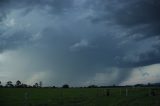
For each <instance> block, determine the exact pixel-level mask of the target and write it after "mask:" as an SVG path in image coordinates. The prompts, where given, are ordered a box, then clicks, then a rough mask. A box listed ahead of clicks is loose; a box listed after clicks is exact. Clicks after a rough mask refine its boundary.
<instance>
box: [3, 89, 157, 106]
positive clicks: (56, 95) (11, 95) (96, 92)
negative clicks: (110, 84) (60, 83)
mask: <svg viewBox="0 0 160 106" xmlns="http://www.w3.org/2000/svg"><path fill="white" fill-rule="evenodd" d="M108 91H109V95H108V94H106V92H108ZM150 92H151V88H128V89H127V95H126V88H68V89H64V88H0V106H160V95H159V92H160V88H156V93H157V94H158V95H154V96H153V95H150Z"/></svg>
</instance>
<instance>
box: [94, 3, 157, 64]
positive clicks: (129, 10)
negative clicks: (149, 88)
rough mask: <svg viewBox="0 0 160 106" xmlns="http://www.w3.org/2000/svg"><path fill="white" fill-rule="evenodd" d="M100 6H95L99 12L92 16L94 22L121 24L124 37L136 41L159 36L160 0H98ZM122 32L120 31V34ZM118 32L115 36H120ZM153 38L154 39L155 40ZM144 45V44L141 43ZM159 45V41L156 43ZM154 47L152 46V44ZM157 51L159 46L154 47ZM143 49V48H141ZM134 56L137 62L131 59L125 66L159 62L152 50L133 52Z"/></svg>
mask: <svg viewBox="0 0 160 106" xmlns="http://www.w3.org/2000/svg"><path fill="white" fill-rule="evenodd" d="M94 5H101V7H98V8H97V6H95V7H96V8H95V9H96V11H97V12H99V14H98V15H97V16H96V17H95V18H93V17H92V22H94V23H97V22H98V23H100V22H103V23H106V24H108V23H110V24H111V25H112V26H116V25H118V26H121V28H124V30H123V31H124V32H125V33H126V34H124V36H125V38H124V39H127V37H128V38H129V39H130V38H131V39H132V40H136V41H135V44H136V43H137V42H143V40H145V39H150V38H151V39H152V38H156V40H159V36H160V30H159V28H160V1H159V0H152V1H151V0H134V1H128V0H120V1H119V0H107V1H106V0H100V1H99V2H98V3H97V4H94ZM122 33H123V32H121V34H122ZM121 34H118V35H116V36H121ZM156 40H155V41H156ZM143 45H145V44H143ZM157 45H159V43H158V44H157ZM152 48H154V46H152ZM154 49H156V51H159V48H154ZM142 51H143V48H142ZM144 51H145V49H144ZM135 57H137V58H139V61H137V63H135V62H133V61H132V60H131V61H130V62H129V61H128V63H125V62H123V63H125V64H128V65H126V66H132V65H133V67H135V66H144V65H150V64H155V63H159V57H160V55H158V53H156V52H155V51H153V50H152V49H151V51H148V52H145V53H142V54H141V53H135Z"/></svg>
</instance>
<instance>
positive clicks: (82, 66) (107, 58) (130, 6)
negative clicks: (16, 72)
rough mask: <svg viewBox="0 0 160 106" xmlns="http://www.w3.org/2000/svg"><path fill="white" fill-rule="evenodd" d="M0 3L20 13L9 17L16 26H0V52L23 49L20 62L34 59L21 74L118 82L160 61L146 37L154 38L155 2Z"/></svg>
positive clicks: (59, 80) (49, 0)
mask: <svg viewBox="0 0 160 106" xmlns="http://www.w3.org/2000/svg"><path fill="white" fill-rule="evenodd" d="M155 1H156V0H155ZM75 2H77V4H76V3H75ZM0 5H3V7H0V8H1V10H0V11H3V12H4V13H5V14H7V15H9V14H10V13H9V12H6V10H5V8H8V10H9V11H10V12H11V13H13V12H15V11H17V10H22V11H20V13H18V12H15V14H14V15H15V16H16V17H13V16H10V17H11V18H16V19H17V20H16V22H17V25H18V26H14V27H13V28H8V27H6V28H4V30H3V27H1V35H0V42H1V43H0V49H1V51H5V50H10V51H12V50H14V51H19V50H22V54H25V55H23V56H24V58H25V57H27V58H29V60H33V61H32V62H31V63H32V64H33V65H32V64H29V65H31V67H28V68H26V67H24V70H31V71H32V72H31V71H29V72H27V71H25V72H24V73H38V74H37V76H38V75H41V74H39V73H40V72H42V71H44V72H46V73H47V76H45V77H48V79H47V80H46V81H49V80H51V81H53V83H56V84H58V83H64V82H65V81H66V83H71V84H73V85H74V84H82V83H83V82H86V83H87V81H90V80H97V83H98V84H100V83H101V81H102V82H103V84H108V85H109V84H113V83H115V84H119V83H121V82H123V80H125V79H127V78H128V77H129V75H130V73H131V71H130V70H132V68H135V67H139V66H145V65H150V64H155V63H158V62H159V61H158V59H159V58H157V57H159V55H158V54H159V51H158V52H155V51H153V48H155V47H153V45H154V41H155V39H150V38H148V36H149V35H153V36H155V35H157V34H159V31H158V30H157V29H158V26H159V21H158V20H159V18H157V17H156V16H158V17H159V15H157V13H158V11H159V10H158V9H159V7H157V6H156V5H159V4H152V2H149V1H144V0H141V1H138V0H136V1H128V0H99V1H93V0H86V1H84V2H82V4H81V5H80V4H79V5H78V1H76V0H69V1H68V0H45V1H44V0H39V1H34V0H21V1H18V0H14V1H11V0H8V1H5V0H4V1H3V2H2V1H1V2H0ZM135 5H136V6H135ZM75 6H79V7H75ZM155 8H158V9H155ZM139 10H140V11H139ZM153 10H154V11H155V12H152V11H153ZM147 11H149V12H147ZM142 12H143V13H142ZM147 16H149V17H147ZM2 17H3V18H4V20H5V19H6V17H5V15H3V14H2ZM146 17H147V18H146ZM152 19H154V20H152ZM2 23H3V20H2ZM155 23H156V24H155ZM2 25H3V24H2ZM19 25H20V26H19ZM26 26H27V27H26ZM156 31H157V33H156ZM6 32H7V33H6ZM153 33H154V34H153ZM139 36H140V37H139ZM142 37H145V38H147V39H143V38H142ZM139 38H142V39H141V40H138V41H135V40H136V39H139ZM148 39H149V40H148ZM156 40H157V38H156ZM2 42H4V43H2ZM157 50H159V49H158V48H157ZM2 54H5V52H4V53H2ZM23 56H19V57H18V56H17V58H23ZM17 62H18V63H21V61H20V60H17ZM24 64H25V62H24ZM26 66H28V62H26ZM22 69H23V67H22ZM114 69H116V70H118V71H115V70H114ZM112 70H113V71H112ZM48 74H49V75H48ZM102 74H104V75H102ZM26 75H30V74H26ZM109 75H111V76H112V77H113V78H111V77H109ZM37 76H36V75H35V76H31V77H34V78H35V77H37ZM43 77H44V76H43ZM100 77H102V79H101V78H100ZM105 77H106V79H105ZM34 78H33V79H34ZM103 78H104V79H103ZM107 78H109V79H111V80H109V81H107ZM44 79H45V78H44Z"/></svg>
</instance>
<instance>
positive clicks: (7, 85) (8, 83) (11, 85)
mask: <svg viewBox="0 0 160 106" xmlns="http://www.w3.org/2000/svg"><path fill="white" fill-rule="evenodd" d="M6 87H14V86H13V84H12V81H8V82H7V84H6Z"/></svg>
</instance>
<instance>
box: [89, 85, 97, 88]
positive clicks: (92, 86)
mask: <svg viewBox="0 0 160 106" xmlns="http://www.w3.org/2000/svg"><path fill="white" fill-rule="evenodd" d="M88 88H98V86H97V85H89V86H88Z"/></svg>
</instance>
